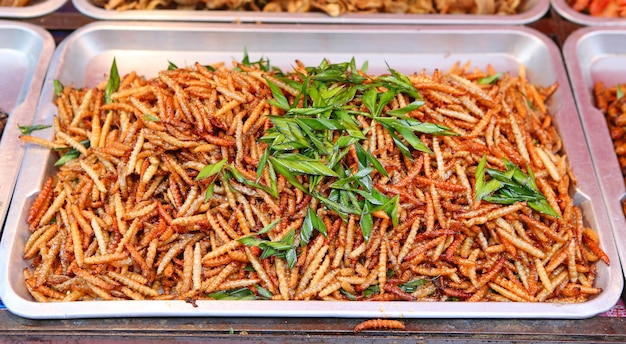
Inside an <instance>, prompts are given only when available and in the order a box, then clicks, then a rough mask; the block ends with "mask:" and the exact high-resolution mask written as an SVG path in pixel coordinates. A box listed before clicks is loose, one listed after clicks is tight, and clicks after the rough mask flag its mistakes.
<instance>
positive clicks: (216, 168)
mask: <svg viewBox="0 0 626 344" xmlns="http://www.w3.org/2000/svg"><path fill="white" fill-rule="evenodd" d="M227 161H228V159H227V158H224V159H222V160H220V161H218V162H216V163H215V164H209V165H206V166H204V167H203V168H202V169H201V170H200V172H199V173H198V175H197V176H196V180H202V179H206V178H209V177H210V176H212V175H215V174H218V173H220V171H222V167H224V164H225V163H226V162H227Z"/></svg>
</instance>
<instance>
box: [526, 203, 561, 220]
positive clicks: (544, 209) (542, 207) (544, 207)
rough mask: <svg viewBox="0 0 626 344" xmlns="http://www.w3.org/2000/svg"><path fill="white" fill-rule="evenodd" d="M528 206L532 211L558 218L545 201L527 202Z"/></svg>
mask: <svg viewBox="0 0 626 344" xmlns="http://www.w3.org/2000/svg"><path fill="white" fill-rule="evenodd" d="M528 206H529V207H531V208H532V209H534V210H536V211H538V212H540V213H543V214H546V215H550V216H553V217H557V218H558V217H560V216H559V214H558V213H557V212H556V211H555V210H554V209H553V208H552V207H551V206H550V204H549V203H548V201H547V200H545V199H544V200H538V201H531V202H528Z"/></svg>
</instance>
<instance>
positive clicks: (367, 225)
mask: <svg viewBox="0 0 626 344" xmlns="http://www.w3.org/2000/svg"><path fill="white" fill-rule="evenodd" d="M359 225H360V226H361V234H362V235H363V239H364V240H365V242H367V241H369V240H370V233H371V232H372V226H373V225H374V219H373V217H372V213H370V212H369V211H368V209H367V207H364V208H363V213H361V219H360V220H359Z"/></svg>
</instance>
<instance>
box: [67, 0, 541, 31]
mask: <svg viewBox="0 0 626 344" xmlns="http://www.w3.org/2000/svg"><path fill="white" fill-rule="evenodd" d="M72 2H73V4H74V7H76V9H77V10H78V11H80V12H81V13H83V14H84V15H86V16H89V17H92V18H95V19H103V20H164V21H187V22H189V21H210V22H245V23H311V24H312V23H317V24H390V25H391V24H482V25H484V24H506V25H514V24H527V23H531V22H534V21H536V20H538V19H539V18H541V17H542V16H543V15H544V14H545V13H546V12H547V11H548V9H549V8H550V0H529V1H528V3H527V4H526V6H524V8H522V11H521V13H518V14H513V15H506V16H505V15H502V16H497V15H474V14H460V15H459V14H390V13H371V14H354V13H353V14H345V15H342V16H339V17H331V16H329V15H326V14H325V13H270V12H251V11H215V10H211V11H209V10H199V11H193V10H151V11H148V10H145V11H144V10H129V11H115V10H113V11H112V10H105V9H104V8H101V7H97V6H95V5H94V4H93V3H92V0H72Z"/></svg>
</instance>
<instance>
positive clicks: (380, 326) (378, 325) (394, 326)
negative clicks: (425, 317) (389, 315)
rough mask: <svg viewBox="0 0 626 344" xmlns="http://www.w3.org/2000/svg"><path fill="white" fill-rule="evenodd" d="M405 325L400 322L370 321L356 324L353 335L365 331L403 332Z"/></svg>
mask: <svg viewBox="0 0 626 344" xmlns="http://www.w3.org/2000/svg"><path fill="white" fill-rule="evenodd" d="M404 329H405V325H404V323H403V322H402V321H400V320H393V319H371V320H365V321H363V322H360V323H358V324H357V325H356V326H355V327H354V333H358V332H361V331H366V330H404Z"/></svg>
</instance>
